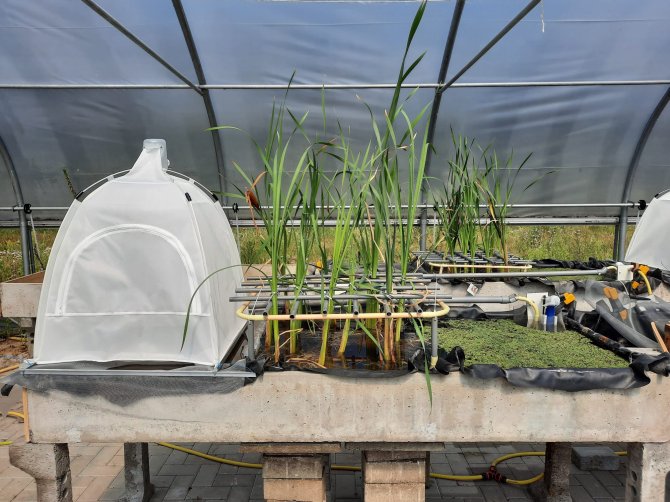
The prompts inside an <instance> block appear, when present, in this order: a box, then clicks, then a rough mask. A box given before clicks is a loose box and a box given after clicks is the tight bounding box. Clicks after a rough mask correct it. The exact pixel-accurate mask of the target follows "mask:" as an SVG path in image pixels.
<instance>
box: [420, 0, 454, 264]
mask: <svg viewBox="0 0 670 502" xmlns="http://www.w3.org/2000/svg"><path fill="white" fill-rule="evenodd" d="M464 8H465V0H458V1H457V2H456V5H455V6H454V14H453V16H452V17H451V26H449V34H448V35H447V42H446V44H445V46H444V53H443V54H442V63H441V65H440V73H439V74H438V76H437V82H438V84H439V85H440V86H441V85H442V84H444V81H445V79H446V78H447V70H448V69H449V63H450V62H451V54H452V52H453V51H454V43H455V42H456V35H457V34H458V26H459V25H460V23H461V15H462V14H463V9H464ZM441 101H442V93H441V92H439V87H438V88H437V89H435V97H434V98H433V106H432V107H431V109H430V120H429V121H428V135H427V141H428V144H429V145H430V147H429V148H428V152H427V153H426V166H425V170H424V172H425V175H426V177H428V176H430V174H429V173H430V164H431V161H432V159H433V148H432V145H433V141H434V139H433V138H434V137H435V127H436V125H437V115H438V113H439V111H440V103H441ZM426 190H427V187H426V185H425V183H424V185H423V187H422V189H421V204H425V203H426ZM427 220H428V210H427V209H426V208H423V209H422V210H421V236H420V238H419V249H420V250H421V251H425V250H426V231H427V224H426V223H427Z"/></svg>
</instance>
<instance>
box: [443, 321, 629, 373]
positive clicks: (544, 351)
mask: <svg viewBox="0 0 670 502" xmlns="http://www.w3.org/2000/svg"><path fill="white" fill-rule="evenodd" d="M438 336H439V343H440V347H442V348H444V349H446V350H451V349H452V348H453V347H455V346H457V345H458V346H460V347H462V348H463V351H464V352H465V365H466V366H469V365H472V364H496V365H498V366H500V367H501V368H503V369H509V368H626V367H628V362H627V361H625V360H623V359H622V358H620V357H618V356H617V355H615V354H614V353H612V352H610V351H608V350H605V349H601V348H599V347H597V346H595V345H593V344H592V343H591V342H590V341H589V340H587V339H586V338H584V337H583V336H581V335H580V334H579V333H576V332H574V331H561V332H557V333H550V332H546V331H539V330H536V329H531V328H526V327H525V326H519V325H518V324H516V323H514V322H513V321H510V320H504V319H500V320H486V321H473V320H450V321H448V324H447V327H446V328H441V329H440V331H439V335H438Z"/></svg>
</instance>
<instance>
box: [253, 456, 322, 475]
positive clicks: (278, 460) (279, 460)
mask: <svg viewBox="0 0 670 502" xmlns="http://www.w3.org/2000/svg"><path fill="white" fill-rule="evenodd" d="M323 472H324V459H323V456H322V455H314V456H304V457H293V456H291V457H289V456H281V457H278V456H265V457H264V458H263V478H264V479H320V478H322V477H323Z"/></svg>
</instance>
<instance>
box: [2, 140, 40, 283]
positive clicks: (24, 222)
mask: <svg viewBox="0 0 670 502" xmlns="http://www.w3.org/2000/svg"><path fill="white" fill-rule="evenodd" d="M0 159H2V161H3V163H4V164H5V167H6V168H7V173H8V174H9V181H10V183H11V184H12V189H13V190H14V196H15V197H16V206H17V212H18V213H19V229H20V231H21V256H22V258H23V273H24V274H25V275H28V274H32V273H33V272H34V271H35V264H34V261H33V247H32V239H31V237H30V229H29V228H28V219H27V218H26V212H25V211H24V205H25V201H24V200H23V192H22V191H21V183H19V177H18V176H17V174H16V169H15V168H14V162H12V157H11V156H10V155H9V151H8V150H7V146H6V145H5V142H4V141H3V140H2V138H1V137H0Z"/></svg>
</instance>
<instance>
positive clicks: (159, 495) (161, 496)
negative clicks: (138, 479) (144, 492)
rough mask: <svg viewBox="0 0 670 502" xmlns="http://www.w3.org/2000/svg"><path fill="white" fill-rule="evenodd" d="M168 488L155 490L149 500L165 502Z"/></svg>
mask: <svg viewBox="0 0 670 502" xmlns="http://www.w3.org/2000/svg"><path fill="white" fill-rule="evenodd" d="M167 492H168V488H166V487H164V486H161V487H160V488H154V493H153V494H152V495H151V498H150V499H149V501H150V502H163V500H165V495H167Z"/></svg>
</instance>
